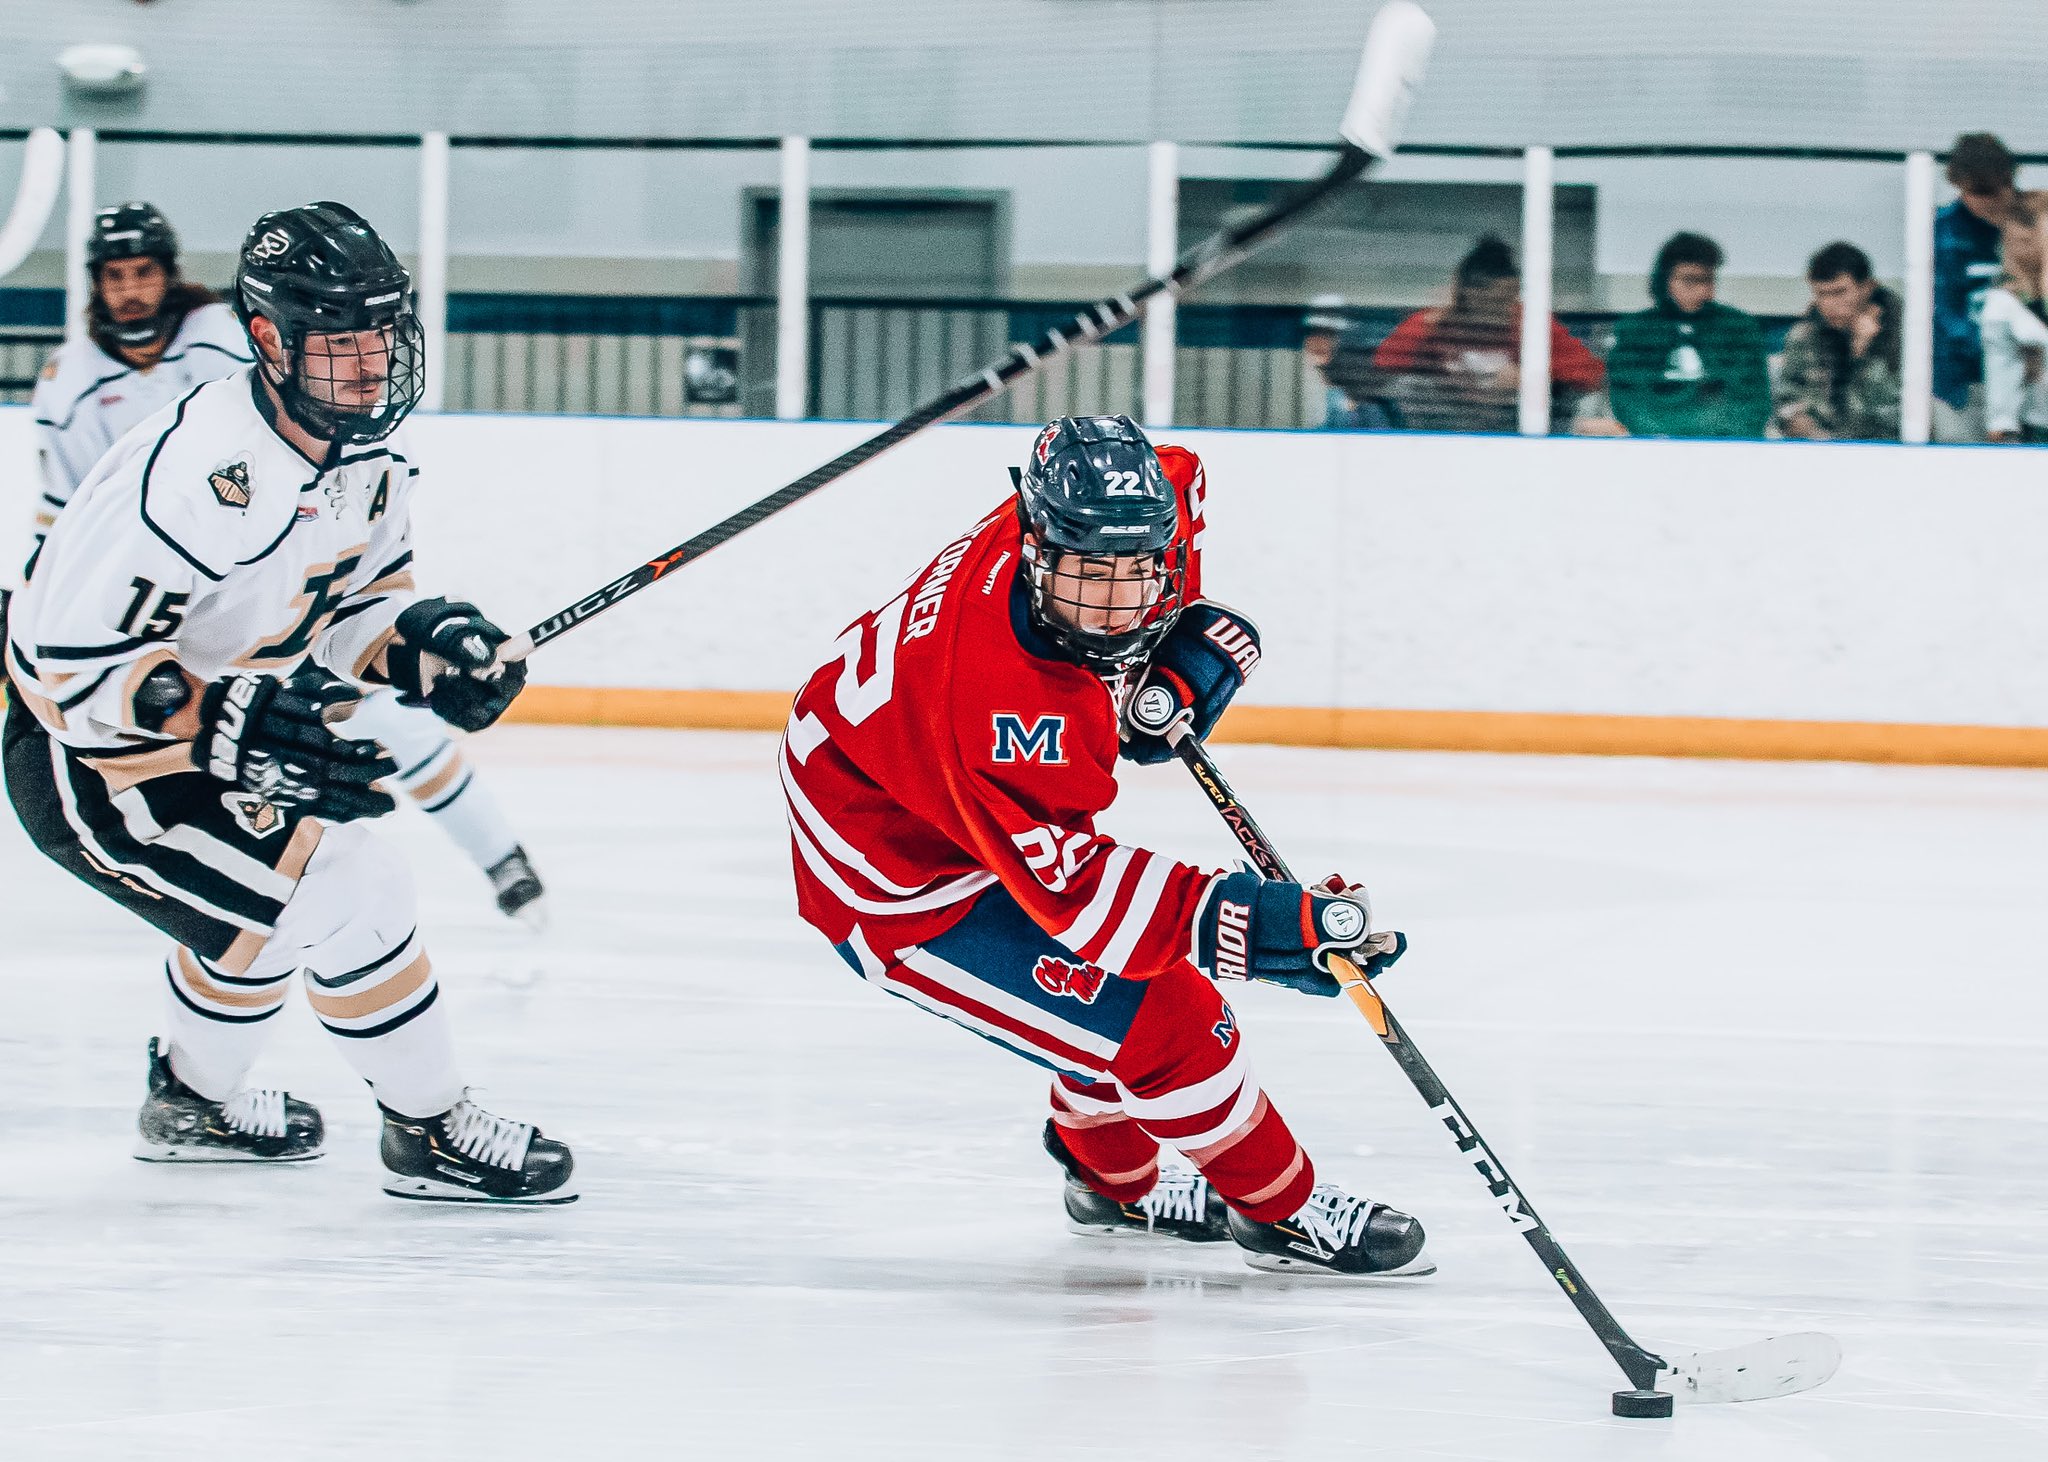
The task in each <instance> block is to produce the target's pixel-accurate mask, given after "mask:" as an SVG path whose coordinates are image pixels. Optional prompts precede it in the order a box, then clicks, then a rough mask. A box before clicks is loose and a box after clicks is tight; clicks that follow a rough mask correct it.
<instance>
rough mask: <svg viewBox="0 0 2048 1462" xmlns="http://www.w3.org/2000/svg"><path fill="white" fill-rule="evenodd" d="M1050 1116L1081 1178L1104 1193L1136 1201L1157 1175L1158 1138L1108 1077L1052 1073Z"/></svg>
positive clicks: (1149, 1188)
mask: <svg viewBox="0 0 2048 1462" xmlns="http://www.w3.org/2000/svg"><path fill="white" fill-rule="evenodd" d="M1052 1120H1053V1125H1054V1126H1056V1127H1058V1128H1059V1129H1060V1140H1061V1141H1062V1142H1064V1143H1066V1145H1067V1151H1068V1153H1069V1154H1071V1155H1072V1157H1073V1158H1074V1160H1075V1161H1076V1162H1078V1163H1079V1164H1080V1165H1081V1169H1082V1173H1083V1181H1084V1182H1086V1183H1087V1184H1088V1186H1089V1187H1091V1188H1093V1189H1094V1190H1095V1191H1096V1192H1098V1193H1100V1194H1101V1195H1102V1196H1103V1197H1105V1198H1113V1199H1115V1200H1116V1201H1117V1202H1119V1203H1134V1202H1136V1201H1137V1200H1138V1199H1140V1198H1143V1197H1144V1196H1145V1195H1146V1194H1147V1193H1149V1192H1151V1191H1152V1185H1153V1184H1154V1183H1156V1182H1158V1181H1159V1144H1158V1143H1157V1142H1155V1141H1153V1140H1152V1139H1151V1138H1150V1137H1148V1136H1147V1135H1146V1134H1145V1130H1144V1129H1143V1128H1142V1127H1140V1126H1139V1125H1138V1124H1137V1123H1136V1122H1133V1121H1132V1120H1131V1119H1130V1117H1129V1115H1128V1114H1126V1113H1125V1111H1124V1109H1123V1094H1122V1093H1121V1092H1119V1091H1118V1090H1117V1089H1116V1087H1115V1086H1114V1085H1113V1084H1111V1083H1110V1082H1107V1081H1083V1080H1082V1079H1081V1078H1079V1077H1077V1076H1069V1075H1067V1074H1066V1073H1064V1072H1062V1073H1061V1074H1060V1075H1058V1076H1056V1077H1054V1078H1053V1083H1052Z"/></svg>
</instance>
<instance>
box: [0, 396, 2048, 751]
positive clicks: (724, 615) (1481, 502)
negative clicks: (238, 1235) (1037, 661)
mask: <svg viewBox="0 0 2048 1462" xmlns="http://www.w3.org/2000/svg"><path fill="white" fill-rule="evenodd" d="M874 429H875V428H874V427H873V426H872V425H870V424H849V423H820V422H803V423H795V422H760V421H723V420H718V421H712V420H702V421H700V420H650V419H630V418H601V417H568V416H484V415H450V416H431V417H421V418H419V419H417V420H416V421H415V422H413V423H411V424H409V426H408V428H407V430H408V432H409V433H410V434H411V436H412V439H413V451H414V452H415V453H416V455H417V456H418V458H419V459H420V462H421V465H422V468H423V474H424V475H423V477H422V479H421V480H422V483H423V485H424V488H425V491H424V492H423V495H422V497H421V499H420V502H419V505H418V508H417V516H418V524H419V530H418V531H419V540H420V559H421V568H422V574H421V577H422V581H423V582H425V583H428V584H431V585H435V586H438V587H441V588H443V589H445V590H446V591H448V592H451V593H454V592H459V593H461V594H463V595H466V596H468V597H471V598H474V599H475V600H477V602H479V603H481V604H482V605H484V606H485V608H486V609H487V610H489V611H490V612H491V613H492V614H493V615H495V616H497V617H499V618H500V619H502V620H503V621H504V622H505V623H507V624H508V625H511V624H517V625H522V626H523V625H525V624H527V623H530V622H533V621H535V620H538V619H541V618H543V617H545V616H546V615H548V614H551V613H552V612H554V611H555V610H557V609H559V608H561V607H562V606H563V605H565V604H567V603H570V602H572V601H574V600H576V599H578V598H580V597H582V596H583V595H585V594H587V593H588V592H590V591H591V590H592V589H594V588H596V587H597V586H599V585H601V584H603V583H605V582H607V581H609V580H611V579H613V578H616V577H617V576H618V575H620V574H621V573H623V572H625V571H626V570H627V569H629V568H631V567H632V566H633V565H634V564H635V563H636V562H638V561H640V560H641V559H644V558H646V557H649V556H651V555H653V554H654V553H656V552H659V551H661V550H663V549H666V548H667V547H669V546H671V545H672V544H674V543H677V542H680V541H681V540H682V539H684V538H686V537H688V536H689V535H690V534H692V533H694V532H696V531H698V530H700V529H702V528H704V527H707V526H709V525H710V524H711V523H713V522H715V521H717V520H718V519H719V518H721V517H723V516H725V515H726V514H728V513H730V512H732V511H734V510H735V509H737V508H739V507H741V506H743V505H744V504H746V503H748V502H751V501H753V500H754V499H756V498H758V497H760V496H762V495H764V494H766V493H768V492H770V491H772V490H773V489H775V488H777V487H779V486H781V485H782V484H783V483H784V482H787V481H789V480H791V479H793V478H796V477H798V476H801V475H802V474H803V473H804V472H806V471H808V470H810V469H811V468H813V467H815V466H816V465H818V464H819V463H820V462H823V461H825V460H827V459H828V458H830V457H832V456H834V455H835V454H837V453H838V452H840V451H842V450H844V449H845V448H846V447H848V446H850V445H852V444H853V443H855V442H857V441H859V440H861V439H862V438H864V437H865V436H867V435H869V434H870V433H871V432H872V431H873V430H874ZM1030 435H1031V433H1030V429H1029V428H1025V427H987V426H953V427H943V428H938V429H936V430H934V431H931V432H928V433H926V434H925V435H924V436H922V437H920V438H917V439H915V440H913V441H912V442H910V443H909V444H907V445H905V446H904V447H902V448H900V449H898V450H897V451H896V452H894V453H893V454H891V455H889V456H887V457H884V458H883V459H881V460H880V461H879V462H877V463H874V464H871V465H869V466H867V467H865V468H862V469H861V470H860V471H858V472H856V473H855V474H853V475H852V476H850V477H848V478H847V479H845V480H844V481H842V482H839V483H836V484H834V485H833V486H831V487H828V488H826V489H825V490H823V491H822V492H820V493H819V494H818V495H817V496H816V497H814V498H812V499H810V500H808V501H806V502H804V503H802V504H800V505H798V506H797V507H795V508H793V509H791V510H789V511H788V512H786V513H784V514H782V515H781V516H779V517H777V518H775V519H772V520H771V521H769V522H768V523H766V524H763V525H762V526H760V527H759V528H757V529H755V530H753V531H752V532H750V533H748V534H746V535H744V536H743V537H741V538H739V539H737V540H735V541H734V542H732V543H730V544H728V545H727V546H725V547H723V548H721V549H720V550H718V552H716V553H715V554H713V555H711V556H710V557H709V558H707V559H705V560H703V561H702V562H700V563H697V564H695V565H692V566H691V567H690V568H688V569H687V570H685V571H684V572H681V573H679V574H677V575H676V576H675V577H674V578H672V579H671V580H669V581H668V582H666V583H665V584H663V585H661V586H659V587H657V588H656V589H654V590H653V591H651V592H650V593H648V594H646V595H645V596H643V597H641V598H640V599H637V600H636V601H634V602H633V603H632V604H631V605H629V606H625V607H622V608H620V609H619V610H617V611H616V612H615V613H612V614H609V615H607V616H605V617H603V618H601V619H600V620H598V621H596V622H594V623H592V624H590V625H588V626H585V627H583V628H580V629H578V630H577V631H576V632H574V633H573V634H571V635H569V636H567V637H565V638H564V639H563V640H561V641H559V642H558V643H556V644H554V645H550V646H549V647H547V649H546V650H545V651H544V652H542V654H541V655H540V656H539V657H538V658H537V659H536V660H535V662H534V682H535V686H536V689H535V690H534V691H532V692H529V694H528V696H527V697H526V699H525V701H524V702H523V703H522V706H521V711H522V712H524V714H525V715H526V716H527V718H529V719H541V720H557V721H583V720H589V721H609V722H617V723H627V724H655V725H713V726H762V727H765V726H772V725H778V724H779V723H780V720H781V716H782V712H783V709H784V707H786V705H787V697H788V695H789V693H790V692H791V691H792V690H793V689H794V687H795V686H796V685H798V684H800V683H801V681H802V680H803V679H804V678H805V677H806V676H807V674H808V673H809V671H810V670H811V669H812V668H813V667H815V666H816V665H817V664H818V663H820V662H821V661H822V660H823V659H824V658H826V656H827V653H828V649H827V647H828V646H829V644H830V642H831V640H832V639H833V638H834V636H836V634H837V633H838V631H839V630H840V629H841V628H842V627H843V626H844V625H845V624H846V623H847V622H848V621H849V620H850V619H852V618H853V617H855V616H856V615H857V614H859V613H860V612H861V611H862V610H864V609H866V608H869V607H872V606H874V605H876V604H879V603H881V602H882V601H883V600H884V599H886V598H887V596H888V595H889V594H890V592H891V591H892V590H893V589H894V588H895V587H896V586H897V585H898V584H900V583H901V581H902V580H903V579H904V578H906V577H907V576H908V575H909V574H911V573H912V572H914V571H915V570H916V569H917V568H919V567H920V566H921V565H922V564H923V563H924V562H925V561H926V560H927V559H928V558H929V557H930V555H931V554H932V553H933V552H934V551H935V550H936V548H937V547H938V546H940V545H941V544H943V543H944V542H945V541H946V540H947V539H948V538H949V537H951V536H952V535H953V534H954V533H955V532H956V531H957V530H958V529H960V528H961V527H963V526H964V525H966V524H967V523H969V522H971V521H972V520H973V519H974V518H975V517H977V516H978V515H979V514H980V513H981V512H982V511H984V510H985V509H986V508H987V507H988V506H989V505H990V504H992V503H994V502H995V501H997V500H998V499H999V498H1000V497H1001V495H1002V494H1003V493H1004V492H1005V491H1006V482H1007V473H1006V469H1007V467H1008V466H1010V465H1011V464H1012V463H1014V462H1016V461H1019V460H1021V458H1022V456H1023V453H1024V451H1025V449H1026V447H1027V445H1028V443H1029V440H1030ZM1155 435H1157V436H1158V437H1159V438H1160V439H1162V440H1172V441H1177V442H1181V443H1183V444H1185V445H1188V446H1190V447H1192V448H1194V449H1195V450H1196V451H1197V452H1199V453H1200V454H1201V456H1202V458H1203V460H1204V461H1205V463H1206V464H1207V468H1208V488H1209V492H1208V518H1209V534H1208V537H1207V541H1206V543H1205V545H1204V548H1205V554H1206V559H1205V563H1206V569H1205V573H1206V584H1207V588H1208V590H1209V592H1210V593H1211V594H1212V595H1213V596H1215V597H1217V598H1221V599H1224V600H1226V601H1228V602H1230V603H1233V604H1235V605H1237V606H1238V607H1240V608H1242V609H1244V610H1246V611H1247V612H1249V613H1250V614H1252V615H1253V617H1254V618H1256V619H1257V620H1258V622H1259V624H1260V625H1261V627H1262V629H1263V630H1264V635H1265V646H1266V659H1265V662H1264V664H1263V665H1262V667H1261V669H1260V671H1259V674H1258V675H1257V676H1256V677H1255V678H1254V679H1253V680H1252V682H1251V683H1250V685H1249V686H1248V687H1247V689H1246V691H1245V694H1244V696H1243V698H1242V699H1243V705H1242V706H1241V707H1240V709H1239V710H1238V711H1236V712H1234V713H1233V716H1234V720H1233V723H1232V724H1231V726H1230V729H1231V731H1232V732H1233V733H1234V734H1235V735H1236V736H1237V737H1239V738H1240V739H1256V740H1266V741H1279V742H1296V743H1308V744H1324V745H1354V746H1374V745H1378V746H1417V747H1471V748H1478V749H1494V750H1538V751H1613V752H1649V753H1661V754H1694V755H1727V756H1783V757H1815V756H1818V757H1841V758H1847V759H1858V760H1908V761H1957V762H1978V763H2004V764H2018V765H2048V676H2044V675H2042V674H2040V673H2038V672H2037V670H2036V667H2039V666H2043V665H2048V572H2044V570H2048V480H2044V479H2048V470H2044V465H2043V461H2042V458H2041V457H2040V456H2039V455H2038V454H2036V453H2033V452H2029V451H2021V450H2013V449H1988V448H1938V447H1922V448H1909V447H1898V446H1882V445H1872V446H1840V445H1827V446H1810V445H1804V444H1792V443H1749V442H1727V443H1719V442H1715V443H1707V442H1667V441H1580V440H1572V439H1551V440H1520V439H1516V438H1511V437H1452V436H1431V435H1421V434H1386V435H1382V434H1341V435H1339V434H1320V433H1275V432H1234V431H1196V430H1189V431H1164V432H1159V433H1156V434H1155ZM31 450H32V445H31V442H30V440H29V421H28V416H27V413H26V411H24V410H21V409H19V408H10V409H6V410H0V461H8V462H16V463H23V464H26V463H27V462H28V461H29V460H30V457H29V454H30V452H31ZM6 477H7V480H8V482H9V486H8V487H7V489H6V491H7V492H8V493H9V495H10V496H11V497H14V498H18V499H20V501H19V502H18V503H9V504H8V505H7V507H6V511H7V514H8V517H9V519H10V520H11V521H20V520H22V519H25V518H26V516H27V511H28V497H29V495H30V492H31V491H32V490H31V489H29V488H28V487H27V478H26V476H25V475H22V476H17V475H16V474H15V473H11V472H10V473H8V474H6Z"/></svg>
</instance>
